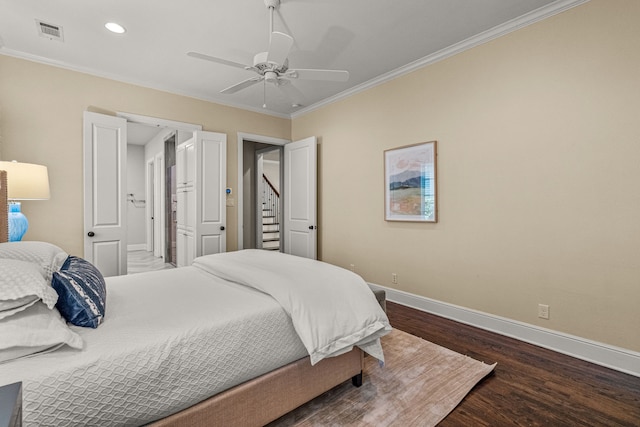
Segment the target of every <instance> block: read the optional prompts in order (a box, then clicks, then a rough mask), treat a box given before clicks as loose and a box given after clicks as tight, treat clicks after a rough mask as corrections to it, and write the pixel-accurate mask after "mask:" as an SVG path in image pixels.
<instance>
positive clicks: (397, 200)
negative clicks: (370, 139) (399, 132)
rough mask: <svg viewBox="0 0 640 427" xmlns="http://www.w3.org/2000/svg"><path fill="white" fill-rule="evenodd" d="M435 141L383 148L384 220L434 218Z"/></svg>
mask: <svg viewBox="0 0 640 427" xmlns="http://www.w3.org/2000/svg"><path fill="white" fill-rule="evenodd" d="M436 189H437V185H436V141H431V142H423V143H420V144H415V145H407V146H405V147H399V148H393V149H391V150H386V151H385V152H384V200H385V214H384V219H385V220H386V221H420V222H437V221H438V216H437V213H438V204H437V198H436Z"/></svg>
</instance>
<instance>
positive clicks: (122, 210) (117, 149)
mask: <svg viewBox="0 0 640 427" xmlns="http://www.w3.org/2000/svg"><path fill="white" fill-rule="evenodd" d="M83 121H84V125H83V128H84V129H83V142H84V258H85V259H87V260H88V261H89V262H91V263H93V264H94V265H95V266H96V267H97V268H98V270H100V272H101V273H102V275H103V276H105V277H107V276H118V275H122V274H127V215H126V198H125V194H126V191H125V190H126V188H127V121H126V120H125V119H123V118H120V117H113V116H106V115H104V114H98V113H91V112H88V111H85V112H84V116H83Z"/></svg>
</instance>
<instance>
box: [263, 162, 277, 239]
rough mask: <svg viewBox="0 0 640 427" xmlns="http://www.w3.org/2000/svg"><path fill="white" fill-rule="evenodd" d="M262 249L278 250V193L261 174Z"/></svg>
mask: <svg viewBox="0 0 640 427" xmlns="http://www.w3.org/2000/svg"><path fill="white" fill-rule="evenodd" d="M262 249H266V250H270V251H279V250H280V194H279V193H278V191H277V190H276V189H275V188H274V187H273V184H271V181H269V178H267V177H266V176H265V175H264V174H263V175H262Z"/></svg>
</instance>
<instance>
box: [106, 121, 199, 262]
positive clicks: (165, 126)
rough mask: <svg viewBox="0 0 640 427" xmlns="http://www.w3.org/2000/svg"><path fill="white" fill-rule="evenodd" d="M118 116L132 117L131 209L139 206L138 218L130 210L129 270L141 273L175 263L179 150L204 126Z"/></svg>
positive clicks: (129, 142)
mask: <svg viewBox="0 0 640 427" xmlns="http://www.w3.org/2000/svg"><path fill="white" fill-rule="evenodd" d="M119 116H121V117H124V118H125V119H126V120H127V194H128V195H130V194H131V193H133V194H134V197H135V199H136V201H137V205H138V207H137V208H135V207H134V206H133V203H128V205H131V206H128V207H127V211H131V210H132V209H137V212H136V214H137V216H136V217H135V218H133V220H132V216H131V215H130V214H129V213H128V221H127V266H128V268H127V270H128V272H129V273H138V272H143V271H150V270H158V269H164V268H172V267H175V262H176V261H175V260H176V257H177V254H176V239H175V219H176V218H175V217H176V215H175V207H176V197H175V187H176V185H175V151H176V147H177V145H179V144H180V143H182V142H184V141H186V140H188V139H190V138H192V137H193V132H194V131H196V130H201V129H202V127H201V126H199V125H192V124H189V123H182V122H174V121H170V120H163V119H157V118H153V117H146V116H138V115H131V114H124V113H123V114H119ZM132 186H133V187H135V188H133V187H132ZM128 198H131V197H128ZM141 213H142V215H141ZM134 235H135V236H134Z"/></svg>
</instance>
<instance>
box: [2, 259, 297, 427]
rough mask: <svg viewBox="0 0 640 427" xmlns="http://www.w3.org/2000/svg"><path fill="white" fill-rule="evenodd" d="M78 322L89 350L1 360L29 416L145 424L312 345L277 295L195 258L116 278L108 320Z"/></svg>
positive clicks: (73, 422) (39, 420)
mask: <svg viewBox="0 0 640 427" xmlns="http://www.w3.org/2000/svg"><path fill="white" fill-rule="evenodd" d="M73 330H74V331H76V332H78V333H79V334H80V335H81V336H82V338H83V340H84V348H83V349H82V350H73V349H70V348H64V349H61V350H58V351H55V352H52V353H49V354H42V355H38V356H36V357H31V358H26V359H21V360H17V361H13V362H9V363H5V364H0V384H8V383H12V382H16V381H22V383H23V425H25V426H27V427H28V426H115V425H118V426H122V425H141V424H145V423H148V422H151V421H154V420H156V419H159V418H162V417H164V416H167V415H169V414H172V413H174V412H177V411H179V410H182V409H184V408H186V407H188V406H191V405H192V404H194V403H196V402H199V401H201V400H204V399H206V398H208V397H210V396H212V395H214V394H216V393H218V392H221V391H223V390H225V389H228V388H230V387H233V386H235V385H237V384H239V383H242V382H244V381H246V380H249V379H251V378H254V377H256V376H259V375H262V374H264V373H266V372H269V371H271V370H273V369H276V368H278V367H280V366H283V365H285V364H287V363H290V362H292V361H295V360H297V359H300V358H302V357H304V356H306V353H307V352H306V350H305V347H304V346H303V344H302V342H301V340H300V339H299V337H298V335H297V334H296V331H295V329H294V328H293V325H292V323H291V319H290V317H289V316H288V315H287V314H286V313H285V311H284V310H283V309H282V308H281V306H280V305H279V304H278V303H277V302H276V301H275V300H273V298H271V297H269V296H268V295H265V294H264V293H261V292H257V291H255V290H252V289H248V288H246V287H244V286H240V285H237V284H233V283H229V282H227V281H224V280H222V279H219V278H216V277H214V276H212V275H210V274H208V273H206V272H204V271H203V270H201V269H199V268H196V267H185V268H180V269H176V270H164V271H159V272H152V273H143V274H136V275H131V276H123V277H113V278H108V279H107V313H106V316H105V320H104V323H103V324H102V325H100V327H99V328H97V329H87V328H79V327H73Z"/></svg>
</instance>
